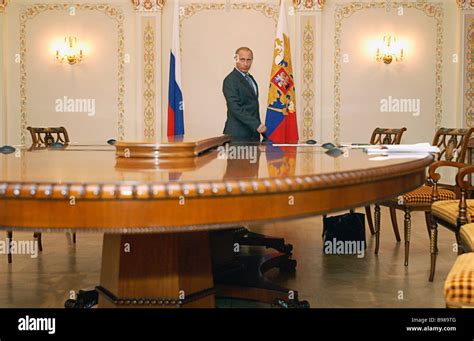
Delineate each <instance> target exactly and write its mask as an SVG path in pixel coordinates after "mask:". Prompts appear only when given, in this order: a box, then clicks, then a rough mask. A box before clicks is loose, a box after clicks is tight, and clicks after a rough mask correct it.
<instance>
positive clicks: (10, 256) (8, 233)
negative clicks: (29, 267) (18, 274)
mask: <svg viewBox="0 0 474 341" xmlns="http://www.w3.org/2000/svg"><path fill="white" fill-rule="evenodd" d="M7 239H8V264H11V262H12V253H11V249H10V246H11V243H10V242H11V241H12V239H13V231H8V232H7Z"/></svg>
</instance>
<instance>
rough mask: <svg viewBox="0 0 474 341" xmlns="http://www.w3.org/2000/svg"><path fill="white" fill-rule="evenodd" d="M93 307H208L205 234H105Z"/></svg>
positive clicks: (210, 288)
mask: <svg viewBox="0 0 474 341" xmlns="http://www.w3.org/2000/svg"><path fill="white" fill-rule="evenodd" d="M97 290H98V291H99V307H101V308H111V307H124V308H132V307H137V308H145V307H150V308H156V307H163V308H165V307H170V308H176V307H192V308H195V307H199V308H214V307H215V302H214V292H215V290H214V283H213V278H212V266H211V256H210V246H209V233H208V232H190V233H169V234H105V235H104V244H103V251H102V271H101V277H100V286H98V287H97Z"/></svg>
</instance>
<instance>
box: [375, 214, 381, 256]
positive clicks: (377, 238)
mask: <svg viewBox="0 0 474 341" xmlns="http://www.w3.org/2000/svg"><path fill="white" fill-rule="evenodd" d="M374 217H375V254H376V255H378V254H379V246H380V206H379V205H375V216H374Z"/></svg>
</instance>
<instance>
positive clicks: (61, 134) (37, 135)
mask: <svg viewBox="0 0 474 341" xmlns="http://www.w3.org/2000/svg"><path fill="white" fill-rule="evenodd" d="M26 129H28V130H29V131H30V134H31V139H32V140H33V145H35V146H40V145H44V146H49V145H51V144H53V143H63V144H68V143H69V136H68V134H67V130H66V128H64V127H53V128H39V127H28V128H26Z"/></svg>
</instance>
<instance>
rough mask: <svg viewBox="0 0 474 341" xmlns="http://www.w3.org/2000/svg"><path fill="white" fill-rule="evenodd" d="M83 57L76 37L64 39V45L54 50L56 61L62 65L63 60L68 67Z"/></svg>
mask: <svg viewBox="0 0 474 341" xmlns="http://www.w3.org/2000/svg"><path fill="white" fill-rule="evenodd" d="M83 57H84V55H83V53H82V49H80V48H79V47H78V44H77V38H76V37H66V38H64V44H63V46H61V47H60V48H59V49H58V50H56V60H57V61H58V62H60V63H62V62H63V61H64V60H65V59H66V60H67V62H68V63H69V64H70V65H74V64H77V63H79V62H81V61H82V58H83Z"/></svg>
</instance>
